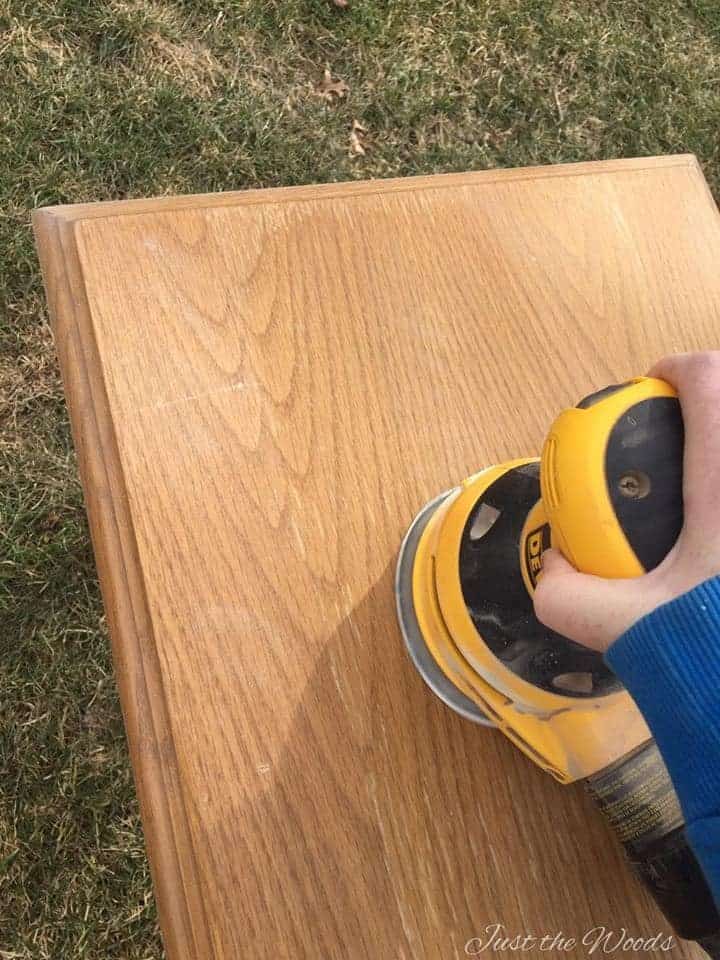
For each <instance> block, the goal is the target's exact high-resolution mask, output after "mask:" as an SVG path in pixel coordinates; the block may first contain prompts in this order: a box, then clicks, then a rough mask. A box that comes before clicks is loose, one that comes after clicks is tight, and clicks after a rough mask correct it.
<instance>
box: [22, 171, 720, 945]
mask: <svg viewBox="0 0 720 960" xmlns="http://www.w3.org/2000/svg"><path fill="white" fill-rule="evenodd" d="M35 227H36V231H37V237H38V243H39V249H40V254H41V259H42V265H43V271H44V275H45V280H46V286H47V292H48V298H49V302H50V308H51V313H52V316H53V321H54V325H55V331H56V339H57V346H58V353H59V356H60V360H61V365H62V369H63V375H64V378H65V386H66V394H67V399H68V405H69V408H70V413H71V418H72V422H73V429H74V434H75V441H76V446H77V450H78V455H79V460H80V468H81V472H82V477H83V482H84V487H85V493H86V499H87V506H88V512H89V515H90V521H91V527H92V534H93V540H94V544H95V551H96V555H97V562H98V568H99V572H100V578H101V582H102V588H103V594H104V599H105V604H106V608H107V613H108V619H109V622H110V625H111V633H112V640H113V649H114V656H115V663H116V669H117V680H118V684H119V687H120V693H121V698H122V704H123V710H124V714H125V720H126V725H127V732H128V738H129V741H130V748H131V753H132V762H133V765H134V769H135V775H136V779H137V785H138V792H139V795H140V801H141V806H142V813H143V820H144V825H145V831H146V837H147V845H148V851H149V855H150V860H151V864H152V869H153V876H154V882H155V888H156V892H157V898H158V903H159V908H160V915H161V922H162V928H163V932H164V937H165V942H166V946H167V953H168V957H169V958H170V960H189V958H199V960H206V958H207V960H211V958H212V960H221V958H222V960H237V958H248V960H254V958H263V960H264V958H272V960H291V958H292V960H299V958H313V960H315V958H320V957H322V958H326V957H327V958H342V960H348V958H349V960H355V958H357V960H365V958H370V960H376V958H378V960H415V958H423V960H434V958H442V960H445V958H454V957H464V956H466V955H468V954H467V953H466V944H467V943H468V941H469V940H471V939H472V938H485V939H487V937H488V936H489V933H488V932H487V930H486V928H488V926H489V925H493V924H502V925H503V928H504V931H505V934H506V935H507V936H515V935H517V934H521V935H527V934H532V935H536V936H538V937H541V936H543V935H546V934H549V935H552V936H555V935H556V934H562V935H564V936H566V937H574V938H576V939H577V940H578V943H577V944H576V945H575V946H574V947H572V948H571V949H568V950H567V952H563V953H560V952H559V949H558V952H556V953H550V954H549V955H551V956H561V955H562V956H568V957H585V956H589V955H590V954H589V948H588V946H587V945H586V946H583V945H582V944H581V943H580V942H579V941H581V939H582V937H583V935H584V934H585V932H586V931H588V930H591V929H592V928H594V927H597V926H599V925H604V926H605V927H606V928H607V930H608V931H616V932H617V934H618V935H619V934H620V931H622V929H623V928H624V929H625V930H626V931H628V932H629V933H630V934H632V935H633V936H643V937H650V936H653V935H655V934H656V933H658V931H665V933H666V934H667V933H669V928H668V926H667V923H666V922H665V921H664V920H663V919H662V918H661V916H660V915H659V913H657V911H656V910H655V908H654V907H653V906H652V905H651V903H650V901H649V899H648V897H647V896H646V895H645V894H644V892H643V891H641V889H640V887H639V886H638V884H637V882H636V881H635V880H634V879H633V877H632V876H631V875H630V872H629V870H628V869H627V867H626V866H625V865H624V863H623V860H622V857H621V854H620V852H619V850H618V847H617V845H616V843H615V841H614V839H613V838H612V837H611V836H610V833H609V831H608V830H607V829H606V828H605V826H604V824H603V823H602V822H601V820H600V817H599V816H598V815H597V813H596V812H595V810H594V809H593V808H592V806H591V804H590V801H589V800H588V799H586V798H585V796H584V794H583V791H582V788H581V787H580V786H573V787H561V786H559V785H558V784H557V783H555V782H554V781H552V780H551V779H550V778H549V777H548V776H546V775H545V774H543V773H542V772H540V771H539V770H538V769H536V768H535V767H534V766H533V765H532V764H531V763H530V762H529V761H528V760H527V759H526V758H525V757H524V756H522V755H521V754H520V753H519V752H517V751H516V750H515V748H513V747H512V746H511V745H510V744H509V743H507V742H506V741H505V740H504V739H503V737H502V736H501V735H500V734H498V733H494V732H492V731H488V730H486V729H481V728H478V727H475V726H473V725H471V724H469V723H467V722H465V721H463V720H462V719H460V718H459V717H457V716H455V715H453V714H452V713H451V712H450V711H449V710H448V709H447V708H446V707H444V706H443V704H442V703H440V702H439V701H438V700H436V699H434V698H433V696H432V695H431V694H430V693H429V692H428V690H427V689H426V688H425V686H424V684H423V682H422V680H421V679H420V677H419V676H418V675H417V674H416V673H415V671H414V669H413V668H412V667H411V665H410V662H409V660H408V657H407V656H406V654H405V651H404V648H403V644H402V641H401V637H400V633H399V630H398V627H397V624H396V619H395V602H394V596H393V573H394V567H395V561H396V555H397V550H398V547H399V544H400V541H401V539H402V536H403V534H404V532H405V529H406V527H407V526H408V524H409V523H410V521H411V519H412V518H413V516H414V515H415V513H416V512H417V510H418V509H419V508H420V507H421V506H422V505H423V504H424V503H425V502H426V501H427V500H428V499H429V498H431V497H433V496H434V495H435V494H437V493H439V492H440V491H442V490H445V489H447V488H448V487H450V486H452V485H453V484H455V483H456V482H458V481H459V480H460V479H462V478H463V477H465V476H466V475H467V474H469V473H471V472H473V471H476V470H477V469H478V468H480V467H482V466H484V465H487V464H492V463H496V462H498V461H502V460H504V459H506V458H509V457H516V456H522V455H532V454H536V453H537V452H538V451H539V449H540V445H541V441H542V439H543V436H544V433H545V431H546V428H547V426H548V424H549V423H550V421H551V419H552V418H553V416H554V415H555V414H556V413H557V412H558V411H559V410H560V409H561V408H562V407H563V406H565V405H568V404H573V403H575V402H576V401H577V399H578V398H579V397H581V396H583V395H585V394H587V393H589V392H591V391H592V390H593V389H595V388H598V387H601V386H603V385H605V384H606V383H608V382H612V381H618V380H620V379H623V378H626V377H628V376H630V375H633V374H638V373H641V372H643V371H644V370H645V369H646V368H647V367H648V366H649V364H650V363H651V362H652V361H653V360H655V359H656V358H658V357H659V356H660V355H662V354H664V353H667V352H670V351H677V350H688V349H696V348H700V347H711V346H717V344H718V335H719V334H720V271H719V270H718V263H720V220H719V219H718V214H717V211H716V208H715V206H714V204H713V202H712V199H711V197H710V194H709V192H708V190H707V187H706V185H705V181H704V179H703V177H702V174H701V173H700V171H699V169H698V167H697V164H696V161H695V159H694V158H693V157H688V156H679V157H667V158H657V159H642V160H622V161H611V162H607V163H597V164H580V165H571V166H562V167H542V168H536V169H528V170H509V171H488V172H485V173H469V174H458V175H450V176H438V177H422V178H418V179H410V180H394V181H386V182H368V183H350V184H337V185H328V186H320V187H301V188H294V189H278V190H267V191H250V192H245V193H228V194H221V195H216V196H203V197H185V198H177V199H164V200H148V201H132V202H127V203H126V202H120V203H107V204H94V205H84V206H83V205H81V206H73V207H56V208H50V209H45V210H41V211H39V212H37V213H36V215H35ZM478 945H479V944H478V941H475V942H474V943H473V944H471V945H470V948H469V949H470V950H471V949H477V948H478ZM488 952H489V951H488ZM546 955H547V954H546ZM672 956H673V957H675V958H681V957H682V958H691V957H699V956H701V954H700V951H698V950H696V949H695V948H693V947H690V946H687V945H685V946H679V947H676V948H675V950H674V951H673V952H672Z"/></svg>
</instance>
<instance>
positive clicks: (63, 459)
mask: <svg viewBox="0 0 720 960" xmlns="http://www.w3.org/2000/svg"><path fill="white" fill-rule="evenodd" d="M325 71H328V73H325ZM0 118H1V119H0V198H1V200H0V203H1V205H0V248H1V259H0V656H1V661H0V960H16V958H18V960H19V958H23V960H24V958H28V960H29V958H33V960H35V958H52V960H59V958H63V960H76V958H77V960H91V958H92V960H150V958H153V960H155V958H159V957H161V956H162V949H161V945H160V941H159V936H158V933H157V925H156V916H155V908H154V903H153V898H152V893H151V888H150V878H149V873H148V868H147V863H146V860H145V854H144V849H143V840H142V834H141V829H140V823H139V819H138V811H137V805H136V801H135V797H134V790H133V784H132V777H131V774H130V770H129V764H128V756H127V750H126V746H125V741H124V734H123V726H122V719H121V716H120V712H119V707H118V701H117V697H116V693H115V689H114V685H113V680H112V671H111V663H110V656H109V651H108V642H107V637H106V634H105V626H104V618H103V612H102V606H101V603H100V597H99V593H98V588H97V583H96V579H95V570H94V564H93V558H92V553H91V549H90V545H89V542H88V532H87V526H86V522H85V516H84V512H83V503H82V495H81V491H80V488H79V485H78V480H77V475H76V466H75V460H74V457H73V453H72V449H71V442H70V434H69V429H68V422H67V416H66V412H65V407H64V403H63V398H62V391H61V385H60V381H59V375H58V370H57V365H56V361H55V355H54V352H53V345H52V339H51V335H50V332H49V329H48V326H47V319H46V312H45V305H44V300H43V294H42V290H41V283H40V276H39V270H38V265H37V262H36V258H35V253H34V249H33V241H32V237H31V233H30V228H29V211H30V210H31V208H32V207H35V206H38V205H40V204H52V203H71V202H74V201H86V200H105V199H110V198H117V197H138V196H147V195H152V194H163V193H180V192H199V191H210V190H228V189H241V188H244V187H260V186H272V185H276V184H295V183H308V182H313V181H326V180H344V179H352V178H365V177H385V176H404V175H408V174H415V173H427V172H431V171H448V170H462V169H469V168H485V167H495V166H516V165H521V164H536V163H554V162H559V161H568V160H583V159H595V158H605V157H615V156H633V155H642V154H655V153H670V152H680V151H693V152H695V153H697V154H698V156H699V158H700V161H701V163H702V165H703V167H704V170H705V173H706V175H707V177H708V179H709V181H710V184H711V186H712V187H713V189H714V190H715V191H716V195H717V191H718V190H720V136H719V132H720V4H719V3H718V0H653V2H651V3H649V2H648V0H614V2H609V0H608V2H604V0H594V2H592V3H589V2H586V0H564V2H562V3H561V2H554V3H553V2H549V0H547V2H545V0H486V2H482V0H478V2H467V0H452V2H451V0H445V2H442V0H438V2H428V0H415V2H412V0H393V2H388V0H348V3H347V6H345V7H339V6H336V5H335V4H334V3H333V2H332V0H282V2H281V0H264V2H263V0H109V2H108V0H97V2H95V0H93V2H89V0H27V2H26V0H0ZM355 121H357V123H359V124H360V125H361V126H362V127H363V128H364V131H365V132H363V130H358V129H357V124H356V123H355ZM354 124H355V130H354V131H353V125H354Z"/></svg>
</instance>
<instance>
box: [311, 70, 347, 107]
mask: <svg viewBox="0 0 720 960" xmlns="http://www.w3.org/2000/svg"><path fill="white" fill-rule="evenodd" d="M349 90H350V87H349V86H348V85H347V84H346V83H345V81H344V80H333V78H332V74H331V73H330V71H329V70H325V71H324V73H323V78H322V80H321V81H320V83H319V84H318V88H317V92H318V96H321V97H322V98H323V100H327V101H328V102H329V103H333V102H334V101H335V100H341V99H342V98H343V97H344V96H345V95H346V94H347V93H348V91H349Z"/></svg>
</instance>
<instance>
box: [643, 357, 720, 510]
mask: <svg viewBox="0 0 720 960" xmlns="http://www.w3.org/2000/svg"><path fill="white" fill-rule="evenodd" d="M650 375H651V376H654V377H659V378H660V379H663V380H666V381H667V382H668V383H670V384H672V386H674V387H675V389H676V390H677V392H678V396H679V398H680V405H681V407H682V413H683V421H684V423H685V463H684V485H683V493H684V499H685V515H686V518H688V519H690V520H692V517H693V514H694V513H698V514H699V513H702V514H703V515H704V516H706V517H708V516H716V517H718V520H719V522H720V489H719V488H718V484H717V482H716V478H717V475H718V472H719V471H720V351H717V350H714V351H707V352H704V353H682V354H677V355H676V356H671V357H665V358H664V359H663V360H661V361H660V362H659V363H656V364H655V366H654V367H653V368H652V369H651V371H650Z"/></svg>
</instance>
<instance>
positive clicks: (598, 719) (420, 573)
mask: <svg viewBox="0 0 720 960" xmlns="http://www.w3.org/2000/svg"><path fill="white" fill-rule="evenodd" d="M683 440H684V432H683V422H682V414H681V411H680V404H679V401H678V399H677V395H676V393H675V391H674V390H673V388H672V387H671V386H670V385H669V384H667V383H665V382H664V381H662V380H656V379H652V378H647V377H641V378H637V379H635V380H632V381H629V382H628V383H624V384H618V385H612V386H609V387H606V388H605V389H603V390H600V391H598V392H597V393H594V394H592V395H591V396H589V397H586V398H585V399H583V400H581V401H580V403H579V404H578V405H577V407H574V408H572V409H569V410H565V411H564V412H563V413H561V414H560V416H559V417H558V418H557V420H556V421H555V423H554V424H553V425H552V427H551V429H550V433H549V435H548V437H547V440H546V441H545V444H544V446H543V449H542V456H541V458H539V459H538V458H528V459H521V460H513V461H510V462H507V463H503V464H500V465H499V466H494V467H488V468H487V469H484V470H482V471H480V472H479V473H477V474H474V475H473V476H471V477H469V478H468V479H467V480H465V481H464V482H463V483H461V484H460V486H458V487H456V488H454V489H453V490H450V491H448V492H446V493H442V494H441V495H440V496H438V497H436V498H435V499H434V500H432V501H431V502H430V503H428V504H427V505H426V506H425V507H424V508H423V509H422V510H421V511H420V513H419V514H418V516H417V517H416V518H415V520H414V521H413V523H412V525H411V526H410V529H409V530H408V532H407V535H406V537H405V540H404V542H403V544H402V547H401V550H400V556H399V560H398V567H397V575H396V595H397V609H398V618H399V621H400V626H401V630H402V633H403V636H404V638H405V642H406V645H407V648H408V651H409V653H410V657H411V658H412V660H413V663H414V664H415V666H416V668H417V669H418V671H419V672H420V674H421V676H422V677H423V679H424V680H425V682H426V683H427V684H428V686H429V687H430V688H431V690H433V691H434V693H436V694H437V696H439V697H440V699H441V700H443V701H444V702H445V703H446V704H447V705H448V706H449V707H451V708H452V709H453V710H455V711H457V712H458V713H459V714H461V715H462V716H463V717H465V718H467V719H468V720H472V721H474V722H476V723H479V724H482V725H484V726H488V727H496V728H497V729H498V730H500V731H502V733H504V734H505V736H506V737H508V738H509V739H510V740H511V741H512V742H513V743H514V744H515V745H516V746H517V747H518V748H519V749H520V750H522V751H523V752H524V753H525V754H526V755H527V756H528V757H529V758H530V759H531V760H532V761H533V762H534V763H536V764H537V765H538V766H540V767H542V768H543V769H544V770H546V771H547V772H548V773H550V774H551V775H552V776H553V777H555V779H557V780H559V781H560V782H561V783H572V782H574V781H576V780H584V781H585V783H586V785H587V788H588V790H589V792H590V794H591V795H592V797H593V798H594V800H595V801H596V803H597V805H598V807H599V808H600V810H601V811H602V812H603V813H604V814H605V816H606V817H607V819H608V821H609V822H610V824H611V826H612V827H613V829H614V831H615V832H616V834H617V836H618V837H619V839H620V841H621V843H622V844H623V846H624V848H625V852H626V855H627V857H628V859H629V860H630V862H631V863H632V865H633V867H634V868H635V870H636V872H637V873H638V874H639V876H640V877H641V879H642V880H643V881H644V883H645V884H646V886H647V887H648V888H649V889H650V891H651V893H652V894H653V896H654V897H655V900H656V901H657V903H658V904H659V906H660V908H661V909H662V910H663V912H664V914H665V916H666V917H667V919H668V921H669V922H670V923H671V924H672V926H673V929H674V930H675V932H676V933H677V934H678V936H680V937H683V938H686V939H689V940H697V941H698V942H699V943H700V944H701V945H702V946H703V947H704V948H705V950H706V951H707V952H708V953H709V954H710V955H711V956H713V957H719V958H720V914H718V910H717V908H716V906H715V903H714V900H713V897H712V894H711V892H710V890H709V888H708V886H707V883H706V881H705V879H704V876H703V874H702V871H701V870H700V867H699V865H698V863H697V861H696V859H695V856H694V854H693V852H692V850H691V849H690V847H689V846H688V844H687V842H686V840H685V835H684V823H683V818H682V813H681V811H680V807H679V804H678V801H677V797H676V795H675V792H674V789H673V787H672V784H671V782H670V779H669V776H668V774H667V770H666V768H665V765H664V763H663V761H662V758H661V757H660V754H659V752H658V750H657V747H656V746H655V743H654V741H653V740H652V738H651V735H650V732H649V731H648V728H647V726H646V724H645V721H644V720H643V718H642V716H641V714H640V713H639V711H638V709H637V707H636V706H635V704H634V702H633V700H632V699H631V697H630V695H629V694H628V693H627V691H626V690H625V689H624V688H623V686H622V684H621V683H620V681H619V680H618V679H617V677H616V676H615V675H614V674H613V673H612V671H611V670H610V668H609V667H608V666H607V665H606V664H605V662H604V660H603V658H602V655H601V654H600V653H598V652H596V651H593V650H590V649H588V648H586V647H584V646H582V645H580V644H578V643H575V642H573V641H572V640H569V639H568V638H567V637H563V636H561V635H560V634H558V633H555V632H553V631H552V630H549V629H548V628H547V627H545V626H543V624H541V623H540V621H539V620H538V619H537V618H536V616H535V614H534V611H533V592H534V590H535V586H536V583H537V581H538V577H539V576H540V574H541V572H542V558H543V553H544V551H545V550H547V549H548V548H549V547H551V546H552V547H555V548H557V549H559V550H560V551H561V552H562V553H563V554H564V555H565V557H567V559H568V560H569V561H570V562H571V563H572V564H573V565H574V566H575V567H576V568H577V569H578V570H581V571H583V572H584V573H591V574H595V575H596V576H600V577H615V578H619V577H635V576H639V575H641V574H643V573H645V572H647V571H649V570H652V569H653V568H654V567H656V566H657V565H658V564H659V563H660V562H661V561H662V560H663V558H664V557H665V556H666V554H667V553H668V551H669V550H670V549H671V547H672V546H673V544H674V543H675V541H676V539H677V537H678V535H679V533H680V529H681V527H682V521H683V501H682V458H683Z"/></svg>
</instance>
